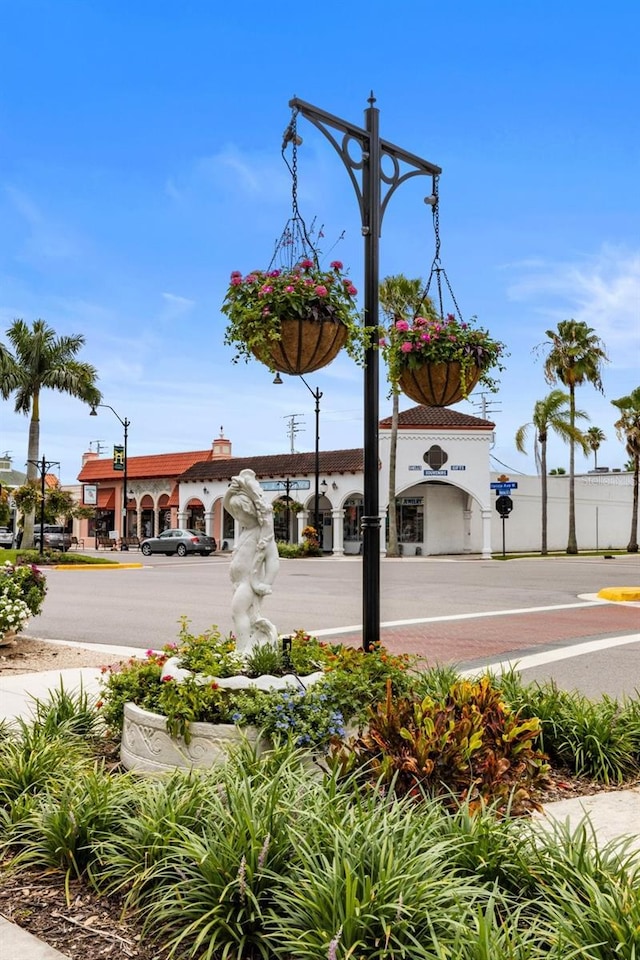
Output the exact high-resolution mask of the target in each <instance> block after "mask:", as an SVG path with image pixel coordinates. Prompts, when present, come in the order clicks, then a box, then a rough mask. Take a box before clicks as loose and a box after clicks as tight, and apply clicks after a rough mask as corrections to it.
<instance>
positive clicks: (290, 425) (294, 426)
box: [285, 413, 304, 453]
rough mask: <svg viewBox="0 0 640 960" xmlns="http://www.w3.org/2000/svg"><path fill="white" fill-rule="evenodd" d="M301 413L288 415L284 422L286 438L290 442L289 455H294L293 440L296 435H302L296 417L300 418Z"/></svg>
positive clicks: (302, 428)
mask: <svg viewBox="0 0 640 960" xmlns="http://www.w3.org/2000/svg"><path fill="white" fill-rule="evenodd" d="M302 416H304V414H302V413H290V414H289V415H288V416H287V417H285V420H286V421H287V436H288V437H289V440H290V442H291V453H295V452H296V450H295V445H294V442H295V438H296V434H297V433H304V427H301V426H300V424H299V421H298V417H302Z"/></svg>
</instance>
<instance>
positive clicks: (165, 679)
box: [162, 673, 173, 683]
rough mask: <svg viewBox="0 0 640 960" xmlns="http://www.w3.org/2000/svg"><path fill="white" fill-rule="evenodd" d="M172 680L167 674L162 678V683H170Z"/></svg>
mask: <svg viewBox="0 0 640 960" xmlns="http://www.w3.org/2000/svg"><path fill="white" fill-rule="evenodd" d="M172 680H173V677H172V676H171V675H170V674H169V673H168V674H167V675H166V676H165V677H163V678H162V682H163V683H170V682H171V681H172Z"/></svg>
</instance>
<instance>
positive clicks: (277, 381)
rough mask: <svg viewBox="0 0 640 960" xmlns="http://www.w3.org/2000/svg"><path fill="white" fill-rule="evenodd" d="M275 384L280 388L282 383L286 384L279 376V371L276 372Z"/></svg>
mask: <svg viewBox="0 0 640 960" xmlns="http://www.w3.org/2000/svg"><path fill="white" fill-rule="evenodd" d="M273 382H274V383H277V384H278V386H279V385H280V384H281V383H284V380H283V379H282V377H281V376H280V374H279V372H278V371H277V370H276V375H275V377H274V378H273Z"/></svg>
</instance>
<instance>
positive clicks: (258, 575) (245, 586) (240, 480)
mask: <svg viewBox="0 0 640 960" xmlns="http://www.w3.org/2000/svg"><path fill="white" fill-rule="evenodd" d="M224 507H225V510H227V511H228V512H229V513H230V514H231V516H232V517H233V518H234V520H236V521H237V522H238V524H239V525H240V535H239V537H238V542H237V544H236V546H235V549H234V551H233V557H232V559H231V566H230V569H229V574H230V576H231V583H232V584H233V588H234V590H233V599H232V601H231V616H232V620H233V631H234V634H235V638H236V646H237V648H238V651H239V652H240V653H247V652H248V651H249V650H251V649H253V647H255V646H257V645H258V644H259V643H265V642H266V641H269V642H272V643H274V642H276V641H277V639H278V632H277V630H276V628H275V627H274V625H273V624H272V623H271V622H270V621H269V620H266V619H265V618H264V617H263V616H262V615H261V604H262V598H263V597H265V596H266V595H267V594H269V593H271V589H272V585H273V581H274V580H275V577H276V574H277V572H278V568H279V566H280V560H279V557H278V548H277V546H276V542H275V536H274V532H273V510H272V508H271V504H269V503H267V501H266V500H265V498H264V494H263V492H262V488H261V487H260V484H259V483H258V481H257V480H256V475H255V473H254V471H253V470H241V471H240V473H239V474H238V476H237V477H232V479H231V483H230V484H229V488H228V490H227V492H226V493H225V496H224Z"/></svg>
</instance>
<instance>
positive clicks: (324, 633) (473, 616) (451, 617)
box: [313, 600, 610, 637]
mask: <svg viewBox="0 0 640 960" xmlns="http://www.w3.org/2000/svg"><path fill="white" fill-rule="evenodd" d="M598 602H599V603H609V602H610V601H608V600H600V601H598ZM591 606H593V602H592V601H586V602H583V603H557V604H552V605H550V606H548V607H516V608H515V609H513V610H485V611H483V612H482V613H452V614H447V615H446V616H442V617H415V618H413V619H411V620H386V621H385V622H384V623H381V624H380V627H381V628H382V627H409V626H412V625H415V624H418V623H446V622H451V621H455V620H478V619H481V618H483V617H510V616H515V615H516V614H519V613H548V612H549V611H550V610H575V609H578V608H580V607H591ZM357 630H362V624H354V625H352V626H350V627H335V628H333V629H331V628H328V629H326V630H314V631H313V633H314V636H316V637H328V636H332V635H335V634H340V633H353V632H354V631H357Z"/></svg>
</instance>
